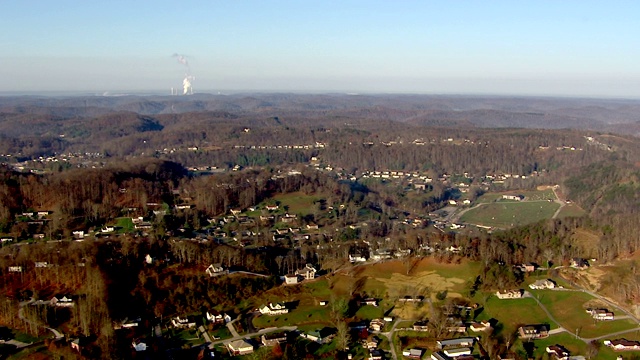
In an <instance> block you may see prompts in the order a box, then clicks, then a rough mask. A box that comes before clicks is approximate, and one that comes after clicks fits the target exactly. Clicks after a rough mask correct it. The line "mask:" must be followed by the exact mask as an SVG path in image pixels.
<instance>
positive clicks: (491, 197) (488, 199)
mask: <svg viewBox="0 0 640 360" xmlns="http://www.w3.org/2000/svg"><path fill="white" fill-rule="evenodd" d="M501 198H502V194H496V193H485V194H482V196H480V197H479V198H477V199H476V201H475V202H474V205H475V204H488V203H492V202H494V201H496V200H498V199H501Z"/></svg>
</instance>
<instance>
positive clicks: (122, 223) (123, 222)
mask: <svg viewBox="0 0 640 360" xmlns="http://www.w3.org/2000/svg"><path fill="white" fill-rule="evenodd" d="M116 226H117V227H119V228H121V229H119V230H118V231H120V232H124V233H128V232H132V231H133V230H135V228H134V226H133V221H131V218H130V217H121V218H117V219H116Z"/></svg>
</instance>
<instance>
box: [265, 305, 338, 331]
mask: <svg viewBox="0 0 640 360" xmlns="http://www.w3.org/2000/svg"><path fill="white" fill-rule="evenodd" d="M329 321H331V314H330V309H329V308H328V307H326V306H299V307H298V308H297V309H295V310H293V311H291V312H289V313H288V314H283V315H277V316H269V315H260V316H258V317H255V318H253V326H255V327H257V328H267V327H272V326H276V327H280V326H289V325H301V324H310V323H312V324H328V322H329Z"/></svg>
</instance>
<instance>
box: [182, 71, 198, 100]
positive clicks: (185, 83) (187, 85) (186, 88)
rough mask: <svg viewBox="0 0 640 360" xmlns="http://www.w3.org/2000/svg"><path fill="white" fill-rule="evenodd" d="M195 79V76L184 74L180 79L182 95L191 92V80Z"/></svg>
mask: <svg viewBox="0 0 640 360" xmlns="http://www.w3.org/2000/svg"><path fill="white" fill-rule="evenodd" d="M195 79H196V78H195V76H191V75H185V77H184V80H182V95H187V94H190V95H191V94H193V88H192V87H191V81H192V80H195Z"/></svg>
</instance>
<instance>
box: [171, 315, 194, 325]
mask: <svg viewBox="0 0 640 360" xmlns="http://www.w3.org/2000/svg"><path fill="white" fill-rule="evenodd" d="M171 323H172V324H173V326H174V327H176V328H192V327H194V326H196V322H195V321H194V320H190V319H189V318H187V317H184V318H181V317H180V316H176V317H175V318H173V319H171Z"/></svg>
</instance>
